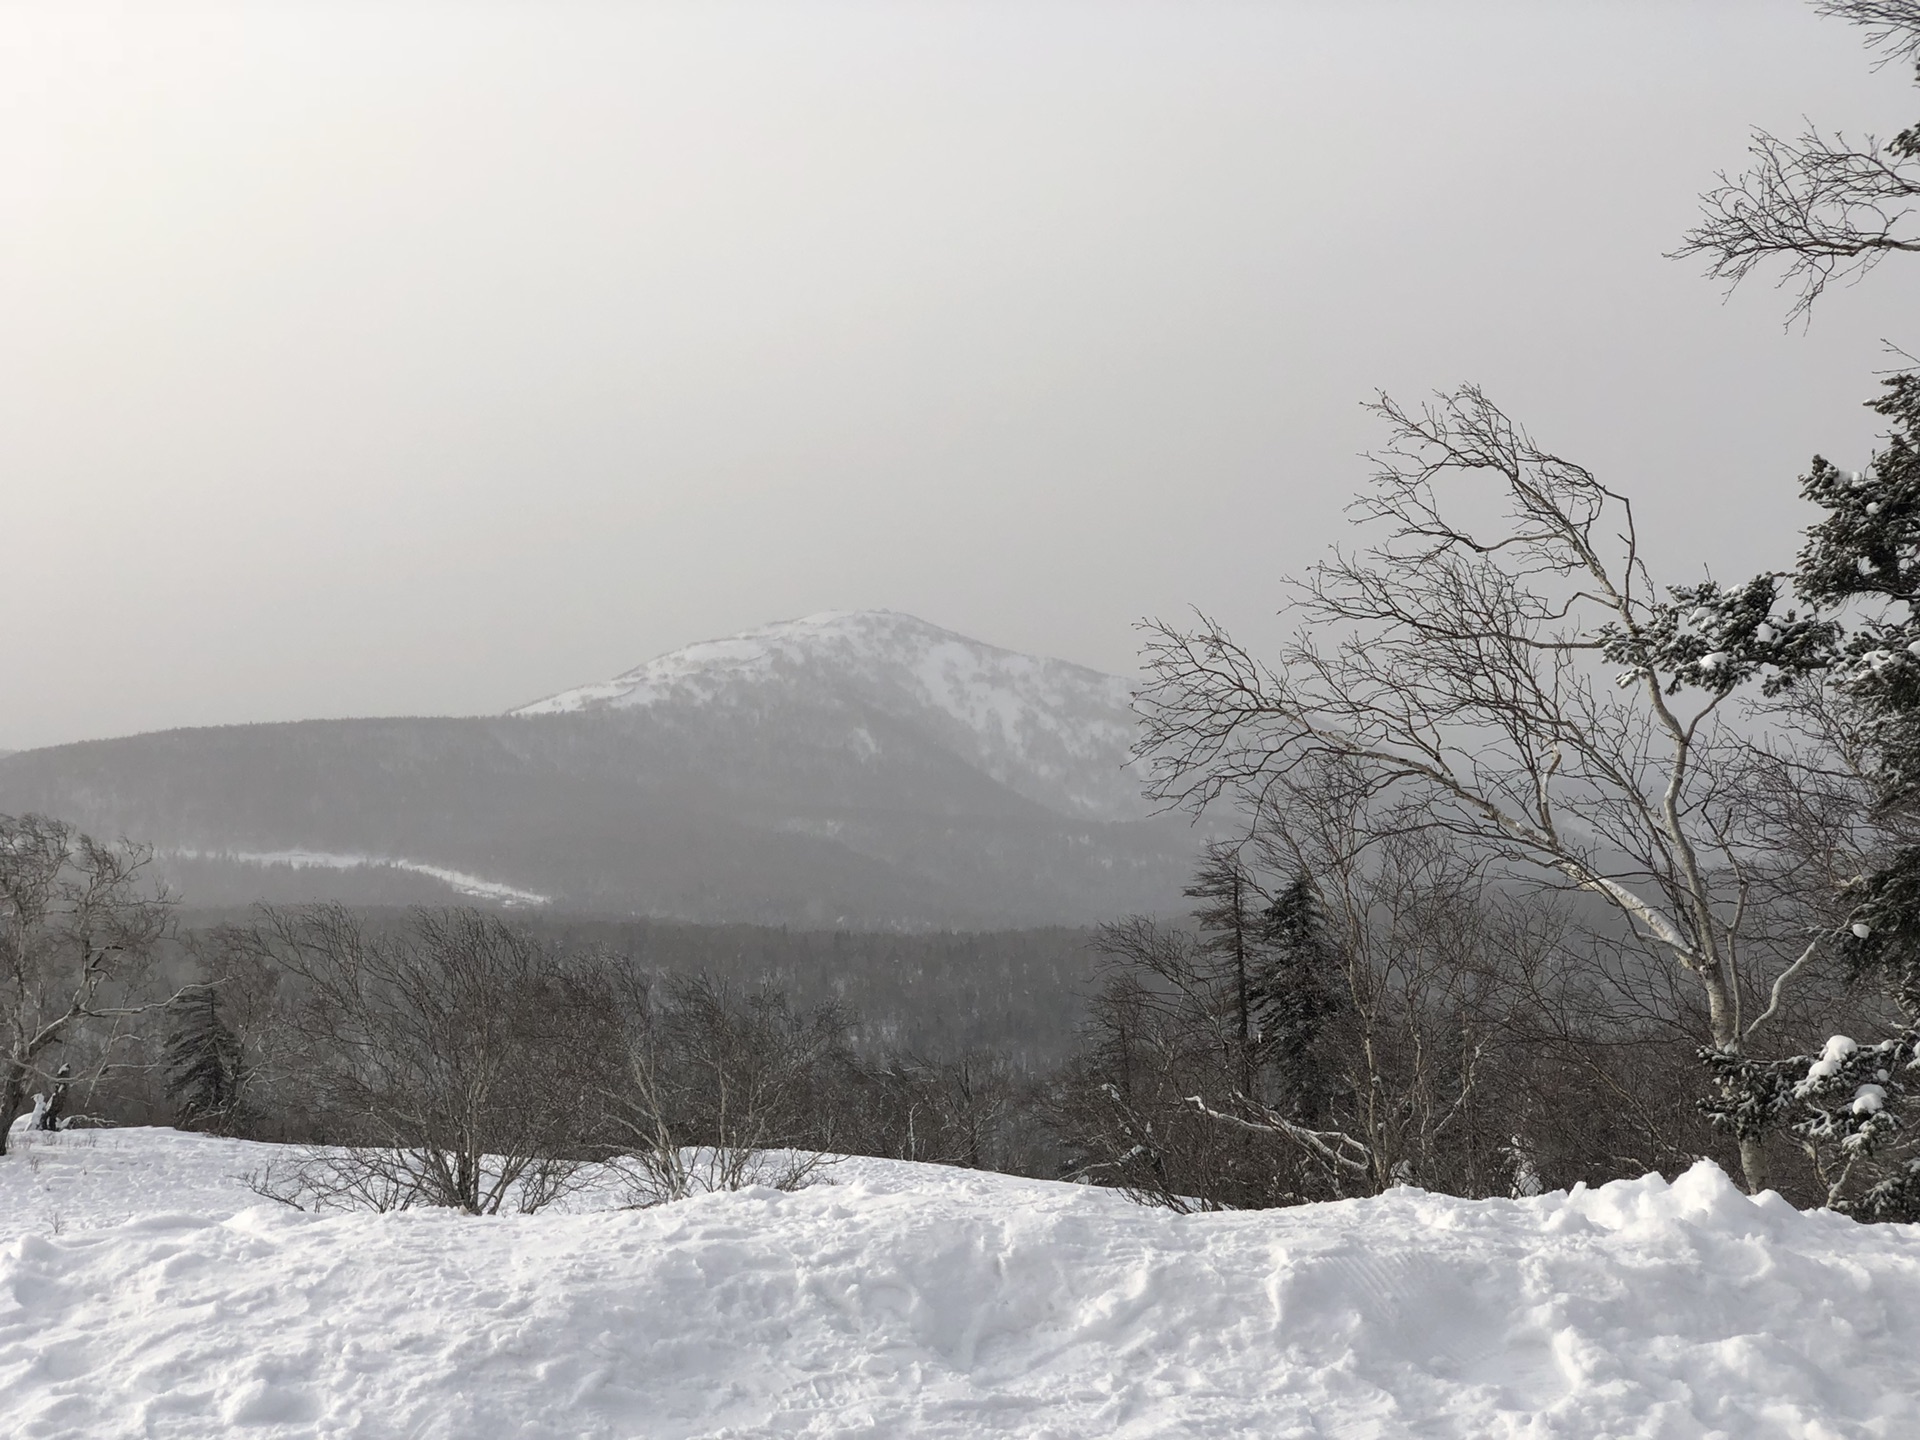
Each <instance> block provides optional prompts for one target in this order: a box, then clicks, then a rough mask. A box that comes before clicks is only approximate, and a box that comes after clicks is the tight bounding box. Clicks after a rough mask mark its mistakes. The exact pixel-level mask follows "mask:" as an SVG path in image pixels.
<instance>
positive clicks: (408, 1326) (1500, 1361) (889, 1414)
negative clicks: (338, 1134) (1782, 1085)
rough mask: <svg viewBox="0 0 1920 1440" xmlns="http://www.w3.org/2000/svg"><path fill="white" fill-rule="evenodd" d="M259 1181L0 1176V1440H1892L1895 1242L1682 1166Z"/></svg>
mask: <svg viewBox="0 0 1920 1440" xmlns="http://www.w3.org/2000/svg"><path fill="white" fill-rule="evenodd" d="M270 1153H271V1152H270V1147H263V1146H248V1145H244V1144H240V1143H238V1142H223V1141H215V1140H205V1139H198V1138H195V1137H189V1136H183V1135H178V1134H175V1133H173V1132H167V1131H123V1132H107V1133H102V1134H98V1135H97V1136H96V1135H74V1134H69V1135H63V1136H59V1137H51V1138H49V1139H47V1140H45V1141H44V1142H43V1143H41V1144H39V1145H35V1146H32V1147H30V1148H28V1149H27V1150H26V1151H25V1152H24V1153H23V1154H19V1155H15V1156H11V1157H9V1158H7V1159H5V1160H0V1231H3V1232H4V1234H5V1237H6V1238H5V1239H4V1240H3V1241H0V1433H4V1434H6V1435H9V1436H19V1437H28V1436H87V1437H116V1436H207V1435H214V1434H221V1435H224V1434H246V1435H249V1436H263V1437H268V1436H271V1437H280V1436H289V1437H290V1436H320V1435H327V1436H334V1435H353V1436H368V1437H374V1436H412V1437H446V1440H454V1437H460V1440H486V1437H496V1436H498V1437H506V1436H514V1437H545V1436H552V1437H561V1436H565V1437H576V1436H639V1435H644V1436H648V1437H681V1436H713V1437H720V1436H736V1437H737V1436H748V1435H756V1436H757V1435H794V1436H828V1435H836V1436H837V1435H852V1434H865V1435H875V1436H915V1437H942V1436H952V1437H959V1436H979V1435H996V1436H999V1435H1017V1436H1033V1437H1043V1436H1045V1437H1080V1436H1123V1437H1146V1436H1167V1437H1175V1436H1178V1437H1189V1440H1191V1437H1202V1440H1204V1437H1215V1436H1220V1437H1224V1436H1262V1437H1282V1436H1297V1437H1306V1436H1340V1437H1355V1440H1358V1437H1391V1436H1404V1435H1420V1436H1441V1437H1452V1436H1459V1437H1475V1440H1481V1437H1502V1436H1510V1437H1522V1436H1525V1437H1562V1436H1584V1437H1600V1436H1608V1437H1624V1436H1646V1437H1688V1440H1696V1437H1703V1436H1723V1437H1728V1440H1750V1437H1772V1436H1781V1437H1787V1436H1792V1437H1806V1440H1832V1437H1843V1436H1887V1437H1893V1436H1908V1435H1914V1434H1920V1402H1916V1400H1915V1399H1914V1398H1913V1396H1914V1394H1915V1392H1916V1390H1920V1386H1916V1384H1915V1379H1916V1375H1917V1374H1920V1361H1916V1360H1915V1358H1914V1349H1913V1337H1914V1336H1915V1335H1916V1334H1920V1234H1916V1232H1915V1230H1914V1229H1913V1228H1911V1227H1895V1226H1879V1227H1865V1226H1859V1225H1856V1224H1854V1223H1852V1222H1850V1221H1847V1220H1844V1219H1841V1218H1839V1217H1836V1216H1832V1215H1826V1214H1800V1213H1797V1212H1795V1211H1793V1210H1792V1209H1791V1208H1790V1207H1788V1206H1787V1205H1785V1204H1784V1203H1783V1202H1780V1201H1779V1200H1777V1199H1775V1198H1771V1197H1763V1198H1762V1199H1760V1200H1758V1201H1753V1200H1749V1199H1747V1198H1746V1197H1744V1196H1742V1195H1741V1194H1740V1193H1739V1192H1738V1191H1737V1190H1735V1189H1734V1187H1733V1186H1732V1185H1731V1184H1730V1183H1729V1182H1728V1181H1727V1180H1726V1178H1725V1177H1724V1176H1722V1175H1721V1174H1720V1173H1719V1172H1718V1171H1717V1170H1715V1169H1713V1168H1712V1167H1711V1166H1708V1165H1704V1164H1703V1165H1701V1166H1698V1167H1696V1168H1695V1169H1693V1170H1692V1171H1690V1172H1688V1173H1687V1174H1686V1175H1684V1176H1682V1177H1681V1178H1680V1179H1679V1180H1677V1181H1675V1182H1673V1183H1672V1184H1668V1183H1666V1182H1664V1181H1662V1180H1661V1179H1659V1178H1658V1177H1657V1176H1649V1177H1647V1178H1645V1179H1642V1180H1636V1181H1629V1182H1622V1183H1618V1184H1613V1185H1608V1186H1606V1187H1604V1188H1602V1189H1599V1190H1595V1191H1590V1192H1588V1191H1576V1192H1574V1193H1573V1194H1571V1195H1566V1194H1555V1195H1546V1196H1541V1197H1538V1198H1535V1199H1529V1200H1520V1201H1479V1202H1470V1201H1460V1200H1453V1199H1448V1198H1444V1197H1440V1196H1433V1195H1428V1194H1425V1193H1423V1192H1419V1191H1414V1190H1401V1191H1395V1192H1393V1193H1391V1194H1388V1195H1385V1196H1382V1197H1379V1198H1377V1199H1371V1200H1361V1201H1348V1202H1344V1203H1340V1204H1334V1205H1321V1206H1313V1207H1307V1208H1303V1209H1298V1210H1290V1211H1270V1212H1266V1213H1259V1214H1230V1215H1213V1216H1193V1217H1176V1216H1172V1215H1168V1214H1165V1213H1162V1212H1157V1211H1148V1210H1143V1209H1138V1208H1136V1207H1134V1206H1132V1205H1130V1204H1129V1203H1127V1202H1126V1201H1125V1200H1124V1199H1122V1198H1120V1197H1118V1196H1116V1195H1113V1194H1111V1193H1103V1192H1099V1191H1093V1190H1088V1189H1083V1188H1079V1187H1074V1186H1067V1185H1055V1184H1049V1183H1045V1182H1038V1181H1022V1180H1013V1179H1007V1178H1005V1177H998V1176H989V1175H979V1174H972V1173H968V1172H962V1171H952V1170H940V1169H935V1168H932V1167H925V1166H913V1165H903V1164H890V1163H885V1162H877V1161H849V1162H845V1163H843V1164H842V1165H840V1166H838V1167H836V1168H835V1169H834V1170H833V1171H832V1172H830V1173H831V1179H832V1183H829V1184H823V1185H820V1186H817V1187H815V1188H813V1189H810V1190H807V1191H803V1192H801V1193H799V1194H795V1195H785V1194H780V1193H778V1192H773V1191H767V1190H753V1191H744V1192H740V1193H737V1194H731V1195H713V1196H706V1197H703V1198H700V1199H696V1200H691V1201H686V1202H683V1203H681V1204H677V1205H672V1206H667V1207H663V1208H660V1209H657V1210H650V1211H611V1212H608V1211H602V1212H599V1213H574V1214H559V1215H552V1214H549V1215H540V1216H533V1217H513V1218H500V1219H494V1220H473V1219H465V1218H461V1217H457V1216H452V1215H447V1214H439V1213H419V1212H416V1213H412V1214H402V1215H388V1216H373V1215H332V1216H308V1215H301V1214H297V1213H294V1212H292V1211H289V1210H285V1209H282V1208H278V1207H264V1206H261V1205H258V1204H255V1203H253V1197H252V1196H251V1195H250V1194H249V1193H248V1192H247V1191H246V1190H245V1189H244V1187H242V1186H241V1185H240V1184H239V1183H238V1182H237V1181H236V1180H235V1179H233V1178H232V1177H234V1176H236V1175H239V1174H241V1173H243V1172H244V1171H246V1170H248V1169H251V1168H257V1167H258V1165H259V1164H260V1163H262V1159H263V1158H264V1157H267V1156H268V1155H270ZM56 1217H58V1219H57V1221H56Z"/></svg>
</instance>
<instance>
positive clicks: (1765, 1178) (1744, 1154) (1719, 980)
mask: <svg viewBox="0 0 1920 1440" xmlns="http://www.w3.org/2000/svg"><path fill="white" fill-rule="evenodd" d="M1700 982H1701V983H1702V984H1703V985H1705V986H1706V988H1707V1023H1708V1025H1709V1026H1710V1027H1711V1029H1712V1030H1713V1043H1714V1044H1715V1045H1716V1046H1717V1047H1718V1048H1720V1049H1721V1050H1724V1051H1726V1052H1727V1053H1728V1054H1729V1055H1738V1054H1739V1053H1740V1048H1741V1047H1740V1040H1741V1035H1740V1021H1739V1013H1738V1011H1737V1010H1736V1009H1735V1008H1734V1003H1733V993H1732V991H1731V989H1730V988H1729V987H1728V985H1727V977H1726V971H1725V970H1724V969H1722V968H1721V966H1720V964H1719V962H1718V961H1715V962H1713V963H1711V964H1708V965H1705V966H1702V967H1701V970H1700ZM1740 1179H1741V1181H1742V1183H1744V1184H1745V1185H1746V1187H1747V1193H1748V1194H1749V1195H1758V1194H1759V1193H1760V1192H1761V1191H1762V1190H1767V1189H1771V1188H1772V1184H1773V1182H1772V1179H1771V1177H1770V1176H1769V1175H1768V1173H1767V1148H1766V1142H1765V1141H1764V1140H1763V1139H1762V1138H1761V1137H1759V1136H1744V1135H1743V1136H1741V1137H1740Z"/></svg>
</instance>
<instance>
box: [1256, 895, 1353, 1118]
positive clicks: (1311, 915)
mask: <svg viewBox="0 0 1920 1440" xmlns="http://www.w3.org/2000/svg"><path fill="white" fill-rule="evenodd" d="M1261 941H1262V945H1261V949H1262V955H1263V962H1264V963H1263V964H1262V967H1261V970H1260V974H1259V976H1258V978H1257V980H1256V982H1255V985H1254V995H1253V1010H1254V1016H1255V1019H1256V1021H1257V1022H1258V1025H1259V1035H1260V1048H1261V1051H1262V1054H1263V1056H1264V1058H1265V1059H1266V1061H1267V1063H1268V1064H1269V1065H1270V1066H1271V1067H1272V1069H1273V1072H1274V1075H1275V1079H1276V1080H1277V1081H1278V1084H1279V1088H1280V1090H1281V1092H1282V1099H1281V1102H1280V1103H1281V1107H1282V1108H1283V1109H1285V1110H1286V1111H1287V1112H1288V1114H1289V1118H1291V1119H1294V1120H1298V1121H1301V1122H1303V1123H1306V1124H1316V1123H1318V1122H1319V1121H1320V1120H1321V1119H1322V1118H1323V1116H1324V1113H1325V1110H1326V1107H1327V1102H1328V1099H1329V1098H1330V1097H1329V1095H1328V1086H1327V1076H1326V1070H1325V1067H1324V1065H1323V1064H1322V1061H1323V1059H1324V1057H1323V1056H1322V1054H1321V1053H1320V1052H1321V1050H1322V1048H1323V1047H1322V1044H1321V1040H1322V1036H1323V1032H1324V1031H1325V1029H1326V1025H1327V1021H1328V1019H1329V1018H1330V1017H1331V1016H1332V1014H1333V1012H1334V1011H1335V1009H1336V1008H1337V998H1338V991H1337V988H1336V984H1335V970H1336V967H1337V965H1338V954H1337V951H1336V949H1335V947H1334V944H1333V942H1332V940H1331V939H1330V938H1329V937H1328V935H1327V931H1326V924H1325V921H1324V919H1323V917H1322V916H1321V914H1320V907H1319V904H1318V903H1317V902H1316V901H1315V899H1314V894H1313V886H1312V882H1311V881H1309V880H1308V878H1307V877H1306V876H1305V875H1304V874H1302V875H1296V876H1294V878H1293V880H1292V881H1291V882H1290V883H1289V884H1288V885H1287V887H1286V889H1284V890H1282V891H1281V892H1280V893H1279V895H1277V896H1276V897H1275V898H1274V901H1273V903H1272V904H1271V905H1270V906H1268V907H1267V912H1266V914H1265V916H1264V917H1263V923H1262V925H1261Z"/></svg>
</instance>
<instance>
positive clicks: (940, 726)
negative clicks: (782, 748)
mask: <svg viewBox="0 0 1920 1440" xmlns="http://www.w3.org/2000/svg"><path fill="white" fill-rule="evenodd" d="M1131 689H1132V682H1130V681H1128V680H1126V679H1124V678H1122V677H1121V676H1118V675H1107V674H1103V673H1102V672H1100V671H1098V670H1090V669H1088V668H1086V667H1085V666H1082V665H1073V664H1069V663H1068V662H1067V661H1065V660H1051V659H1046V658H1044V657H1041V656H1037V655H1024V654H1021V653H1019V652H1017V651H1013V650H1003V649H1001V648H999V647H998V646H994V645H987V644H983V643H982V642H980V641H978V640H970V639H968V638H967V637H966V636H964V635H959V634H956V633H955V632H953V631H951V630H943V629H941V628H940V627H939V626H937V625H930V624H928V623H927V622H926V621H924V620H918V619H915V618H914V617H913V616H911V615H902V614H899V613H897V612H895V611H891V610H851V611H849V610H833V611H826V612H824V613H822V614H818V615H809V616H807V617H805V618H804V619H800V620H784V621H781V622H779V623H778V624H773V625H766V626H762V627H761V628H759V629H757V630H748V631H745V632H743V633H742V634H739V635H734V636H730V637H728V638H726V639H723V640H707V641H702V642H701V643H699V644H697V645H688V646H686V647H685V648H683V649H680V650H675V651H673V652H671V653H670V654H666V655H662V656H660V657H659V658H658V659H655V660H650V661H648V662H647V663H646V664H644V665H641V666H639V667H637V668H635V669H633V670H629V671H627V672H626V673H624V674H622V675H617V676H615V677H614V678H613V679H611V680H606V681H602V682H600V683H598V684H593V685H583V686H580V687H578V688H576V689H573V690H567V691H563V692H562V693H561V694H558V695H553V696H549V697H548V698H547V699H545V700H539V701H536V702H534V703H533V704H531V705H525V706H522V707H520V708H519V709H517V710H515V711H513V712H512V713H513V714H515V715H559V714H570V713H575V712H579V711H583V710H598V709H624V708H637V707H652V706H689V707H697V708H703V707H716V706H718V707H728V708H733V709H741V710H745V709H752V710H755V711H765V710H766V709H767V708H768V707H769V706H775V707H777V706H778V705H779V704H781V703H782V702H783V701H786V702H791V701H793V700H796V699H810V698H818V697H820V696H823V695H831V696H835V697H838V698H841V699H852V700H856V701H858V702H861V703H864V704H866V705H870V706H873V707H875V708H876V709H878V710H880V711H881V712H882V713H884V714H888V715H891V716H894V717H896V718H903V719H909V720H915V721H919V722H921V723H926V724H929V725H931V726H932V727H933V728H934V729H935V730H936V731H937V732H938V733H939V734H940V735H941V737H942V738H943V739H944V740H946V741H947V742H948V743H949V744H951V745H953V747H954V748H955V749H956V750H957V751H958V752H960V753H961V754H963V755H964V756H965V758H966V759H968V760H969V761H970V762H971V763H973V764H975V765H978V766H979V767H980V768H981V769H983V770H985V771H986V772H987V773H988V774H990V775H992V776H993V777H994V778H995V779H996V780H999V781H1001V782H1002V783H1003V784H1007V785H1011V786H1013V787H1014V788H1015V789H1017V790H1020V791H1022V793H1026V794H1028V795H1029V796H1030V798H1033V799H1036V800H1039V801H1040V802H1041V803H1043V804H1048V805H1052V806H1054V807H1055V808H1059V809H1062V810H1065V811H1066V812H1068V813H1071V814H1077V815H1083V816H1086V817H1087V818H1090V819H1100V820H1120V819H1132V818H1136V817H1137V816H1139V815H1140V814H1142V813H1143V812H1144V809H1145V806H1144V805H1143V803H1142V801H1141V799H1140V788H1141V787H1140V778H1139V776H1138V774H1137V773H1135V772H1134V771H1133V770H1132V769H1131V768H1130V767H1129V766H1128V761H1129V756H1130V747H1131V746H1132V744H1133V740H1134V736H1135V732H1136V729H1137V725H1136V721H1135V717H1134V714H1133V710H1132V695H1131ZM861 743H863V744H865V745H871V744H873V743H874V741H873V737H872V736H871V735H865V736H864V737H863V739H862V742H861Z"/></svg>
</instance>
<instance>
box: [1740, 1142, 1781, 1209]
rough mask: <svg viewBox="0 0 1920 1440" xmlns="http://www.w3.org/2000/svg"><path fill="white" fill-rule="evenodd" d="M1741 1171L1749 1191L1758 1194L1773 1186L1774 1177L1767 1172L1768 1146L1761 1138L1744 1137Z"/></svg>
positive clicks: (1741, 1144) (1741, 1151)
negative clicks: (1747, 1138)
mask: <svg viewBox="0 0 1920 1440" xmlns="http://www.w3.org/2000/svg"><path fill="white" fill-rule="evenodd" d="M1740 1173H1741V1178H1742V1179H1744V1180H1745V1181H1746V1183H1747V1193H1748V1194H1749V1195H1758V1194H1759V1193H1760V1192H1761V1191H1762V1190H1770V1189H1772V1188H1773V1181H1772V1178H1771V1177H1770V1176H1769V1175H1768V1173H1767V1146H1766V1142H1765V1141H1764V1140H1761V1139H1757V1138H1756V1139H1751V1140H1746V1139H1743V1140H1742V1141H1741V1142H1740Z"/></svg>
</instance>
